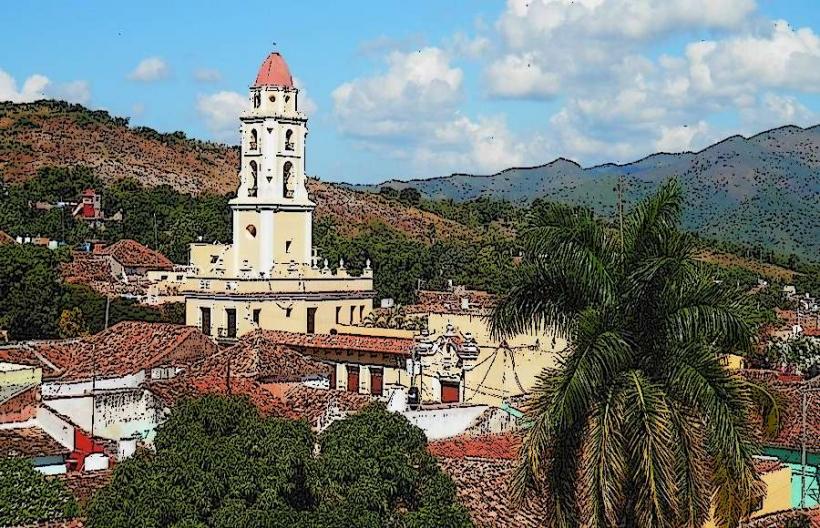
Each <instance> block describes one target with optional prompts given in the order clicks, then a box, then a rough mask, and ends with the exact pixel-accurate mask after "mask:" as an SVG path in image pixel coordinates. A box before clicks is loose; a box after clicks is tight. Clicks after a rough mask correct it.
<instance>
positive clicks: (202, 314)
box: [199, 308, 211, 335]
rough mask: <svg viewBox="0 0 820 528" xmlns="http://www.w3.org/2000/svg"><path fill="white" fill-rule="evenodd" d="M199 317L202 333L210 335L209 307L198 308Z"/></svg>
mask: <svg viewBox="0 0 820 528" xmlns="http://www.w3.org/2000/svg"><path fill="white" fill-rule="evenodd" d="M199 319H200V321H202V333H203V334H205V335H211V309H210V308H200V309H199Z"/></svg>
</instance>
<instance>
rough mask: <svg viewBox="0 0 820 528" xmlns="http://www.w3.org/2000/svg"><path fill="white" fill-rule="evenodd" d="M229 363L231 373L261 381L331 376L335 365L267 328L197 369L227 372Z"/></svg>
mask: <svg viewBox="0 0 820 528" xmlns="http://www.w3.org/2000/svg"><path fill="white" fill-rule="evenodd" d="M229 363H230V367H231V375H232V376H237V377H249V378H253V379H255V380H257V381H260V382H266V383H270V382H274V383H282V382H298V381H304V380H305V379H309V378H314V377H320V376H322V377H329V376H330V373H331V369H332V367H331V366H330V365H329V364H327V363H323V362H321V361H317V360H315V359H313V358H311V357H310V356H307V355H305V354H303V353H302V352H300V351H299V350H297V349H296V348H293V347H291V346H289V345H285V344H280V343H278V342H276V341H274V340H273V339H271V335H270V334H269V333H267V332H263V331H256V332H253V333H250V334H246V335H245V336H243V337H242V338H241V339H240V340H239V342H238V343H237V344H236V345H234V346H232V347H230V348H227V349H224V350H222V351H220V352H218V353H217V354H214V355H212V356H210V357H208V358H207V359H205V361H203V362H202V364H201V365H197V367H196V370H197V372H198V373H201V374H205V373H207V374H208V375H214V376H223V377H224V376H225V375H226V374H227V367H228V364H229Z"/></svg>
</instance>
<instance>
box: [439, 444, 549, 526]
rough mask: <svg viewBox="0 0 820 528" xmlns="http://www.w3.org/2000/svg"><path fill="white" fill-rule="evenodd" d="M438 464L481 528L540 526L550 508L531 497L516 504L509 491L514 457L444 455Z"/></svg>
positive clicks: (475, 522) (474, 521)
mask: <svg viewBox="0 0 820 528" xmlns="http://www.w3.org/2000/svg"><path fill="white" fill-rule="evenodd" d="M439 466H441V468H442V469H443V470H444V472H445V473H447V474H448V475H450V477H451V478H452V479H453V482H454V483H455V485H456V492H457V494H458V498H459V500H460V501H461V503H462V504H464V506H465V507H466V508H467V510H468V511H469V512H470V517H471V518H472V520H473V523H474V524H475V526H476V527H478V528H540V527H541V526H544V519H546V517H547V511H546V507H545V504H544V501H543V500H538V499H535V498H531V499H528V500H526V501H525V502H524V504H522V505H521V506H520V507H518V506H516V505H515V504H514V503H513V502H512V500H511V498H510V492H509V484H510V479H511V475H512V471H513V468H514V462H513V461H512V460H488V459H473V458H442V459H439Z"/></svg>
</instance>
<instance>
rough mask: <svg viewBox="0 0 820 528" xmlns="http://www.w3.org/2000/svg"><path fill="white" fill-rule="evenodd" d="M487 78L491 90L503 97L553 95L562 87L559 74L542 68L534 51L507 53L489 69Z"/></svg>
mask: <svg viewBox="0 0 820 528" xmlns="http://www.w3.org/2000/svg"><path fill="white" fill-rule="evenodd" d="M487 80H488V83H489V88H490V91H491V92H492V93H494V94H495V95H499V96H502V97H534V98H538V97H552V96H554V95H556V94H558V92H559V89H560V87H561V80H560V78H559V76H558V74H556V73H554V72H549V71H544V70H543V69H541V66H539V65H538V64H537V63H536V62H535V55H534V54H533V53H525V54H523V55H507V56H506V57H504V58H502V59H500V60H498V61H496V62H494V63H493V64H491V65H490V67H489V68H488V69H487Z"/></svg>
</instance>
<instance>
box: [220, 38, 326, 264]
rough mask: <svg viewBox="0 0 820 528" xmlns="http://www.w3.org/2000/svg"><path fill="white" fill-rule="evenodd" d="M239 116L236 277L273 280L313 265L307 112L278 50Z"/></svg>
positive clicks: (233, 206) (234, 205)
mask: <svg viewBox="0 0 820 528" xmlns="http://www.w3.org/2000/svg"><path fill="white" fill-rule="evenodd" d="M249 98H250V102H251V108H250V109H249V110H246V111H244V112H243V113H242V115H241V116H240V121H241V128H240V131H241V143H240V144H241V166H240V170H239V189H238V190H237V196H236V198H234V199H233V200H231V201H230V207H231V210H232V216H233V246H234V255H233V256H234V258H233V260H234V262H233V263H231V264H233V267H234V269H233V271H234V274H235V276H247V277H251V278H262V277H271V276H274V275H276V274H277V268H279V271H281V269H283V268H290V269H291V270H293V269H294V266H298V267H301V266H311V265H313V262H312V258H311V257H312V238H313V233H312V216H313V209H314V207H315V204H314V203H313V202H311V201H310V199H309V198H308V193H307V187H306V176H305V139H306V137H307V117H306V116H305V115H304V114H303V113H302V112H300V111H299V106H298V98H299V90H297V89H296V88H295V87H294V85H293V78H292V77H291V74H290V70H289V69H288V65H287V63H286V62H285V60H284V58H282V56H281V55H280V54H279V53H278V52H273V53H271V54H270V55H268V57H267V58H266V59H265V61H264V62H263V63H262V66H261V67H260V68H259V73H258V74H257V76H256V80H255V81H254V83H253V84H252V85H251V87H250V90H249Z"/></svg>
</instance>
